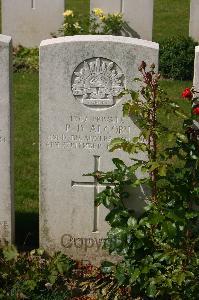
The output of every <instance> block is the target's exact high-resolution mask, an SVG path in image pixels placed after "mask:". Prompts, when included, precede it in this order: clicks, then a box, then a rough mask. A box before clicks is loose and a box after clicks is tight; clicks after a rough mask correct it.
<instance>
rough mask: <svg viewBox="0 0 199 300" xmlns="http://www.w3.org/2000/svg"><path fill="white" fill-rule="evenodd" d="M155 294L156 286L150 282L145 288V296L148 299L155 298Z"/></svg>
mask: <svg viewBox="0 0 199 300" xmlns="http://www.w3.org/2000/svg"><path fill="white" fill-rule="evenodd" d="M156 293H157V289H156V285H155V283H154V282H151V283H150V285H149V286H148V288H147V295H148V296H149V297H155V295H156Z"/></svg>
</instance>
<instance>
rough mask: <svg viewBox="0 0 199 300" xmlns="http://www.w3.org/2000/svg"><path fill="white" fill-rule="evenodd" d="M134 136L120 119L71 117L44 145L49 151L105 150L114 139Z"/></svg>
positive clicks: (110, 117)
mask: <svg viewBox="0 0 199 300" xmlns="http://www.w3.org/2000/svg"><path fill="white" fill-rule="evenodd" d="M134 134H135V135H136V131H135V129H134V132H131V127H130V126H129V125H128V124H127V123H126V122H125V119H124V118H122V117H120V118H118V117H117V116H109V117H108V116H101V117H98V116H94V117H92V116H87V115H85V116H79V115H71V116H70V117H68V118H67V119H66V123H65V124H64V125H63V130H61V131H59V132H52V133H50V134H49V135H48V138H47V141H45V144H46V146H47V147H48V148H49V149H81V150H86V151H94V150H100V149H104V150H107V148H108V145H109V144H110V142H111V140H112V139H113V138H114V137H120V138H125V139H127V140H130V139H131V138H132V135H134Z"/></svg>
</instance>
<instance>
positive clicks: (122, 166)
mask: <svg viewBox="0 0 199 300" xmlns="http://www.w3.org/2000/svg"><path fill="white" fill-rule="evenodd" d="M112 161H113V163H114V165H115V166H116V167H117V168H118V170H124V169H126V168H127V166H126V165H125V163H124V162H123V161H122V160H121V159H119V158H113V159H112Z"/></svg>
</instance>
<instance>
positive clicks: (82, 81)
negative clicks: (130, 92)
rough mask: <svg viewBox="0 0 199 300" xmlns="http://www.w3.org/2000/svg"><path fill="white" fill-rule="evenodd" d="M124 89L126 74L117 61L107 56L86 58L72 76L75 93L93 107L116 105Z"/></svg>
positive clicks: (76, 96) (81, 100) (79, 98)
mask: <svg viewBox="0 0 199 300" xmlns="http://www.w3.org/2000/svg"><path fill="white" fill-rule="evenodd" d="M123 90H124V74H123V73H122V71H121V69H120V68H119V67H118V65H117V64H116V63H114V62H112V61H110V60H108V59H105V58H92V59H88V60H85V61H84V62H83V63H81V64H80V65H79V66H78V67H77V68H76V70H75V71H74V74H73V77H72V92H73V95H74V96H75V98H76V99H77V100H78V101H80V103H82V104H83V105H86V106H88V107H91V108H106V107H111V106H113V105H115V104H116V101H117V99H118V96H119V95H120V94H121V92H122V91H123Z"/></svg>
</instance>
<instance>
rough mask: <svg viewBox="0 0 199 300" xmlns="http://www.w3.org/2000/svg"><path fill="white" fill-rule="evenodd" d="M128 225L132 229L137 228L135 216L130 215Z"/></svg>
mask: <svg viewBox="0 0 199 300" xmlns="http://www.w3.org/2000/svg"><path fill="white" fill-rule="evenodd" d="M127 224H128V226H129V227H130V229H135V228H137V220H136V219H135V218H134V217H130V218H129V219H128V222H127Z"/></svg>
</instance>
